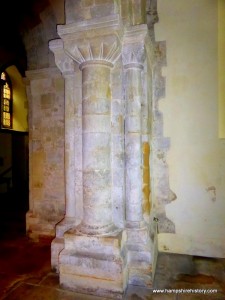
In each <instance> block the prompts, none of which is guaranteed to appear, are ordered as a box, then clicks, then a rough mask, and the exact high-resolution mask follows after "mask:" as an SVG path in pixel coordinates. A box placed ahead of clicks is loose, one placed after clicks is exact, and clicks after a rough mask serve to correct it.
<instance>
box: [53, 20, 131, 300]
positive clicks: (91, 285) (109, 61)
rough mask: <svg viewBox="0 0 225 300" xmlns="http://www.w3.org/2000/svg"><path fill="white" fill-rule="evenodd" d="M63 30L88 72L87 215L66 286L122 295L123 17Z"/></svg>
mask: <svg viewBox="0 0 225 300" xmlns="http://www.w3.org/2000/svg"><path fill="white" fill-rule="evenodd" d="M90 25H91V26H87V27H83V26H81V27H79V26H77V24H68V25H64V26H62V27H59V28H58V33H59V36H60V37H61V38H62V40H63V44H64V50H65V53H66V54H67V55H68V57H70V58H72V60H73V61H75V62H76V63H77V64H78V65H79V69H80V71H81V73H82V178H83V186H82V191H83V216H82V221H81V223H80V224H79V225H78V226H75V227H74V228H72V229H71V230H68V231H67V232H66V233H65V234H64V237H65V248H64V249H63V250H62V251H61V253H60V256H59V273H60V284H61V286H63V287H65V288H68V289H71V290H74V291H78V292H79V291H81V292H83V293H89V294H94V295H100V296H106V297H112V298H113V299H121V298H122V297H123V293H124V290H125V289H126V285H127V265H126V250H125V248H124V246H125V241H126V235H125V232H124V231H123V230H121V229H118V228H116V226H115V225H114V224H113V212H112V197H111V194H112V167H111V155H112V151H111V142H112V141H111V139H112V137H111V136H112V128H111V77H110V73H111V69H112V68H113V67H114V64H115V62H116V61H117V59H118V57H119V56H120V54H121V47H120V40H119V38H118V30H119V25H120V24H119V23H118V18H117V17H116V18H115V19H112V20H108V19H107V22H105V19H104V20H102V22H101V23H97V25H96V24H94V25H96V26H97V27H95V29H94V30H93V24H92V23H91V24H90Z"/></svg>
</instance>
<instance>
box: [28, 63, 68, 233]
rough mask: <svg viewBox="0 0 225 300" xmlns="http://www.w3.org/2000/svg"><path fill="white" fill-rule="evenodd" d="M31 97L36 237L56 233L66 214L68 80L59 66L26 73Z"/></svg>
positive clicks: (31, 217) (31, 226)
mask: <svg viewBox="0 0 225 300" xmlns="http://www.w3.org/2000/svg"><path fill="white" fill-rule="evenodd" d="M26 75H27V78H29V80H30V82H27V83H28V85H27V95H28V98H29V168H30V169H29V184H30V188H29V190H30V193H29V212H28V213H27V232H28V234H29V235H30V236H31V237H32V236H33V237H34V238H36V237H37V236H39V235H41V236H44V235H52V236H54V234H55V224H56V223H57V222H59V221H60V220H61V219H62V218H63V216H64V213H65V193H64V80H63V78H62V76H61V74H60V73H59V72H58V70H57V69H56V68H52V69H51V68H48V69H42V70H37V71H28V72H27V73H26Z"/></svg>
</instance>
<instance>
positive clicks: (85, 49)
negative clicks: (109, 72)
mask: <svg viewBox="0 0 225 300" xmlns="http://www.w3.org/2000/svg"><path fill="white" fill-rule="evenodd" d="M65 51H66V53H67V54H68V55H69V56H70V57H71V58H72V59H73V60H74V61H75V62H77V63H78V64H79V68H80V69H81V70H82V68H83V67H84V66H85V65H87V64H103V65H106V66H109V67H112V66H113V65H114V63H115V62H116V60H117V59H118V58H119V56H120V54H121V47H120V45H119V41H118V40H116V39H115V40H114V41H112V40H110V41H108V42H107V39H102V40H101V39H99V38H98V39H96V40H92V41H87V42H86V41H79V43H77V41H75V42H74V43H70V44H69V45H68V44H67V47H66V50H65Z"/></svg>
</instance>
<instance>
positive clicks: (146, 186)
mask: <svg viewBox="0 0 225 300" xmlns="http://www.w3.org/2000/svg"><path fill="white" fill-rule="evenodd" d="M142 152H143V188H142V192H143V203H142V204H143V213H146V214H148V215H149V214H150V207H151V204H150V168H149V155H150V146H149V143H147V142H144V143H143V144H142Z"/></svg>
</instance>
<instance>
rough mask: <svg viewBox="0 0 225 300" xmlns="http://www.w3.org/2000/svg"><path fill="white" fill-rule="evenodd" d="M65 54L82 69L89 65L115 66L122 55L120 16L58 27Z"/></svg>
mask: <svg viewBox="0 0 225 300" xmlns="http://www.w3.org/2000/svg"><path fill="white" fill-rule="evenodd" d="M58 34H59V36H60V37H61V38H62V40H63V44H64V50H65V53H66V54H67V55H68V56H69V57H70V58H71V59H72V60H73V61H75V62H76V63H78V64H79V67H80V69H82V66H84V65H85V64H87V63H91V64H97V63H100V64H105V65H108V66H113V65H114V63H115V62H116V60H117V59H118V58H119V56H120V54H121V42H120V36H121V34H122V30H121V24H120V20H119V18H118V15H113V16H110V17H108V18H105V17H104V18H99V19H98V20H89V21H85V22H83V21H82V22H76V23H72V24H67V25H60V26H58Z"/></svg>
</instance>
